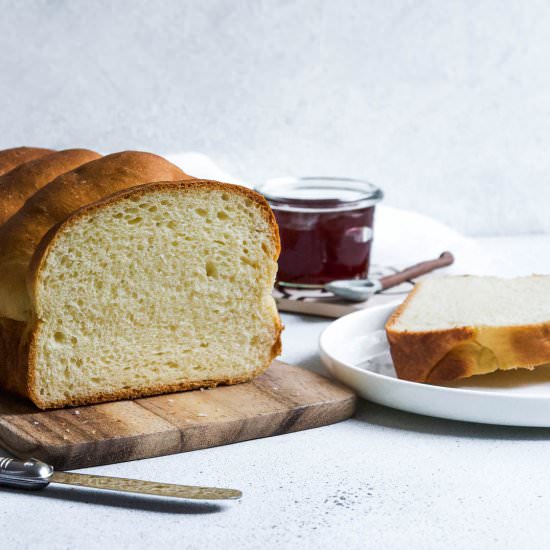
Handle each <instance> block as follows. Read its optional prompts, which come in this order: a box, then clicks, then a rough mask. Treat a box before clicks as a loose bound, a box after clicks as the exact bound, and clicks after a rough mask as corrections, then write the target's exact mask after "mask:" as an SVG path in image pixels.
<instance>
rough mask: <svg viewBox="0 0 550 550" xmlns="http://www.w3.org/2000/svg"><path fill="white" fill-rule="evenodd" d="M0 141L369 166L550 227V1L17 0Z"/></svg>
mask: <svg viewBox="0 0 550 550" xmlns="http://www.w3.org/2000/svg"><path fill="white" fill-rule="evenodd" d="M0 13H1V14H2V15H1V17H0V56H1V57H0V59H1V61H0V98H1V109H0V128H1V133H0V147H8V146H13V145H17V144H37V145H47V146H52V147H60V148H61V147H71V146H87V147H92V148H96V149H99V150H101V151H104V152H107V151H115V150H121V149H128V148H141V149H146V150H152V151H155V152H158V153H175V152H181V151H190V150H196V151H201V152H204V153H206V154H208V155H210V156H212V157H213V158H214V159H215V160H216V161H217V162H219V163H220V165H221V166H222V167H223V168H224V169H226V170H229V171H232V172H233V173H234V174H235V175H237V176H239V177H242V178H246V179H248V180H249V181H259V180H261V179H263V178H265V177H269V176H274V175H284V174H289V173H292V174H331V175H348V176H359V177H366V178H368V179H371V180H372V181H374V182H375V183H378V184H379V185H381V186H382V187H383V188H384V189H385V191H386V195H387V203H388V204H391V205H394V206H401V207H407V208H412V209H416V210H419V211H421V212H423V213H426V214H429V215H432V216H435V217H437V218H439V219H441V220H442V221H445V222H447V223H449V224H451V225H453V226H454V227H455V228H457V229H459V230H461V231H463V232H465V233H468V234H477V235H479V234H498V233H519V232H536V231H550V216H548V215H547V214H548V212H549V207H548V204H549V203H550V186H549V183H550V125H549V123H550V3H548V2H547V1H536V0H529V1H528V2H522V1H520V0H518V1H510V0H509V1H502V0H485V1H481V2H474V1H473V0H472V1H464V2H455V1H442V0H433V1H414V2H413V1H405V0H401V1H397V0H396V1H384V0H379V1H351V0H349V1H348V0H343V1H328V0H327V1H307V0H296V1H293V2H290V1H287V2H284V1H252V0H250V1H232V0H225V1H224V0H206V1H204V0H202V1H198V0H197V1H194V2H192V1H181V0H180V1H177V0H164V1H159V0H156V1H152V0H151V1H135V0H132V1H130V0H117V1H113V0H110V1H106V0H97V1H94V2H92V1H84V0H73V1H62V0H50V1H47V0H26V1H21V0H13V1H10V0H0Z"/></svg>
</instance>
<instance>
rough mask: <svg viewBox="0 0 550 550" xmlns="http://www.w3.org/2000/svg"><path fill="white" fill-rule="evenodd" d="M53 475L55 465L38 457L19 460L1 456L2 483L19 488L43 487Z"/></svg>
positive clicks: (33, 488)
mask: <svg viewBox="0 0 550 550" xmlns="http://www.w3.org/2000/svg"><path fill="white" fill-rule="evenodd" d="M52 475H53V467H52V466H50V465H49V464H45V463H44V462H41V461H40V460H36V458H29V459H28V460H17V459H16V458H8V457H0V485H3V486H5V487H17V488H19V489H30V490H35V489H43V488H44V487H47V485H48V484H49V482H50V478H51V477H52Z"/></svg>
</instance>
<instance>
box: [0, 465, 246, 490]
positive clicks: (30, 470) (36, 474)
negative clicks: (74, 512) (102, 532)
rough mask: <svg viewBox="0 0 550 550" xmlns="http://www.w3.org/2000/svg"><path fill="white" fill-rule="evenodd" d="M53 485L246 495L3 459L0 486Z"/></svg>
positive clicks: (28, 486) (41, 487) (29, 486)
mask: <svg viewBox="0 0 550 550" xmlns="http://www.w3.org/2000/svg"><path fill="white" fill-rule="evenodd" d="M50 483H62V484H64V485H77V486H79V487H90V488H92V489H104V490H107V491H122V492H124V493H140V494H146V495H156V496H163V497H173V498H185V499H197V500H224V499H237V498H241V496H242V493H241V491H237V490H236V489H219V488H217V487H197V486H192V485H174V484H172V483H156V482H154V481H141V480H139V479H125V478H122V477H108V476H95V475H89V474H75V473H71V472H56V471H55V470H54V468H53V466H50V465H49V464H46V463H44V462H41V461H40V460H36V459H35V458H29V459H28V460H24V461H23V460H17V459H14V458H8V457H5V458H2V457H0V485H3V486H6V487H17V488H19V489H30V490H35V489H44V488H45V487H47V486H48V485H49V484H50Z"/></svg>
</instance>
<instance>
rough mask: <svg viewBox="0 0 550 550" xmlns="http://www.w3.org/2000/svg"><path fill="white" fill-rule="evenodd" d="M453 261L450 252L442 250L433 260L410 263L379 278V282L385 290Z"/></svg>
mask: <svg viewBox="0 0 550 550" xmlns="http://www.w3.org/2000/svg"><path fill="white" fill-rule="evenodd" d="M454 261H455V259H454V256H453V255H452V254H451V253H450V252H443V253H442V254H441V255H440V256H439V257H438V258H436V259H435V260H428V261H426V262H420V263H419V264H415V265H412V266H411V267H407V269H404V270H403V271H399V272H398V273H395V274H393V275H387V276H386V277H381V278H380V283H381V284H382V289H383V290H386V289H387V288H392V287H394V286H397V285H399V284H401V283H404V282H405V281H408V280H409V279H414V278H416V277H420V275H425V274H426V273H430V272H431V271H434V270H435V269H440V268H441V267H446V266H448V265H451V264H452V263H453V262H454Z"/></svg>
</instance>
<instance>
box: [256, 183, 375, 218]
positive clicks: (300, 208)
mask: <svg viewBox="0 0 550 550" xmlns="http://www.w3.org/2000/svg"><path fill="white" fill-rule="evenodd" d="M319 181H321V182H325V183H328V184H330V183H333V184H336V183H340V184H341V186H340V187H341V189H343V190H349V191H354V192H355V193H361V194H362V195H363V196H361V197H359V198H354V199H348V200H346V199H340V198H338V197H334V198H331V199H324V198H323V199H311V198H306V199H304V198H293V197H288V196H285V195H284V193H273V192H268V191H267V190H268V189H269V188H270V187H271V186H273V185H274V184H277V185H285V186H287V188H288V186H290V185H292V184H294V185H295V186H297V187H299V185H300V184H307V183H308V182H319ZM346 185H347V186H346ZM319 187H321V186H319ZM304 188H305V189H307V188H308V187H307V185H306V186H304ZM309 188H311V189H314V188H315V186H314V185H312V186H311V187H309ZM254 190H255V191H256V192H258V193H260V194H261V195H263V196H264V198H265V199H266V200H267V201H268V202H269V204H270V206H271V207H272V208H276V209H277V210H285V211H294V212H312V213H313V212H338V211H347V210H356V209H361V208H368V207H369V206H374V205H375V204H376V203H378V202H380V201H381V200H382V199H383V198H384V193H383V191H382V190H381V189H380V188H379V187H377V186H376V185H374V184H373V183H371V182H369V181H367V180H362V179H358V178H345V177H338V176H283V177H277V178H270V179H268V180H266V181H265V182H264V183H262V184H261V185H258V186H256V187H255V188H254Z"/></svg>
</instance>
